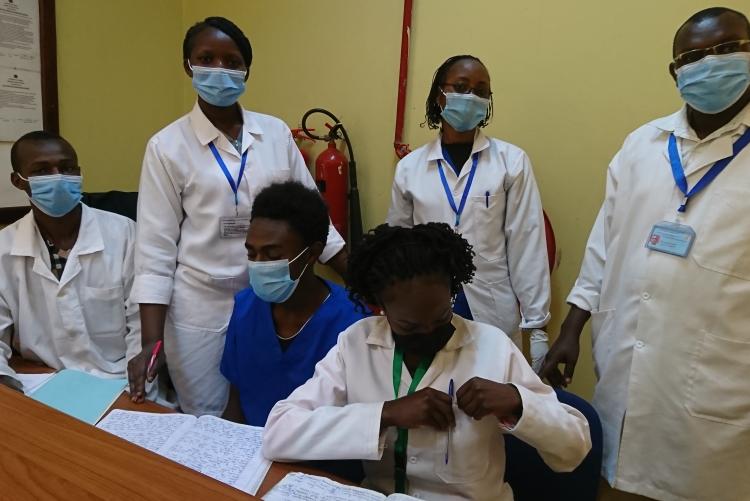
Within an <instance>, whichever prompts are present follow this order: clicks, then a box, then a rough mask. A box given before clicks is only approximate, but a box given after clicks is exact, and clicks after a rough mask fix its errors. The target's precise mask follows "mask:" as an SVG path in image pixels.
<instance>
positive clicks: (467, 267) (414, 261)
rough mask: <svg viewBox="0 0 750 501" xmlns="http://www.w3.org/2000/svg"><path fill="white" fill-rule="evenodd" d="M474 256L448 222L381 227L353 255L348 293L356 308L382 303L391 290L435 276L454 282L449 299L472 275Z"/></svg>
mask: <svg viewBox="0 0 750 501" xmlns="http://www.w3.org/2000/svg"><path fill="white" fill-rule="evenodd" d="M473 258H474V251H473V250H472V249H471V245H469V242H467V241H466V240H465V239H464V238H463V237H462V236H461V235H459V234H458V233H456V232H455V231H453V229H452V228H451V227H450V226H448V225H447V224H445V223H427V224H418V225H416V226H414V227H413V228H402V227H397V226H388V225H387V224H381V225H380V226H378V227H376V228H375V229H373V230H370V231H369V232H368V233H367V234H366V235H364V236H363V237H362V240H361V241H360V243H359V245H357V246H356V247H354V248H353V250H352V253H351V254H350V255H349V266H348V269H347V277H346V278H347V280H346V282H347V289H348V291H349V297H350V298H351V300H352V301H353V302H354V303H355V304H359V305H360V306H362V305H363V304H373V305H375V304H379V300H378V297H379V295H380V293H381V292H382V291H383V289H385V288H386V287H388V286H389V285H391V284H393V283H395V282H398V281H403V280H410V279H412V278H415V277H421V276H426V275H432V274H441V275H445V276H446V278H448V279H450V284H451V285H450V287H451V295H455V294H457V293H458V291H459V290H460V289H461V285H462V284H465V283H468V282H470V281H471V279H472V277H473V276H474V271H475V270H476V268H475V267H474V262H473Z"/></svg>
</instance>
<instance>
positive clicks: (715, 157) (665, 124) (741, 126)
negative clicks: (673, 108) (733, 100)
mask: <svg viewBox="0 0 750 501" xmlns="http://www.w3.org/2000/svg"><path fill="white" fill-rule="evenodd" d="M651 125H652V126H654V127H656V128H657V129H659V130H661V131H662V132H664V144H663V147H662V153H663V154H664V157H665V158H666V159H667V160H669V148H668V145H667V137H668V134H669V133H674V135H675V137H677V138H678V143H679V149H680V151H681V152H682V151H683V148H688V147H691V146H692V147H694V148H695V151H694V153H693V154H692V158H691V160H690V162H689V163H688V164H686V165H685V166H684V168H685V174H686V175H688V176H689V175H691V174H693V173H695V172H698V171H701V170H703V169H705V168H706V167H708V166H709V165H713V164H714V163H715V162H718V161H719V160H721V159H723V158H726V157H730V156H732V152H733V150H732V146H733V144H734V141H735V139H736V136H739V135H740V134H743V133H744V132H745V130H747V128H748V127H750V105H747V106H745V108H744V109H743V110H742V111H740V112H739V113H737V115H735V117H734V118H733V119H732V120H730V121H729V123H727V124H726V125H725V126H723V127H721V128H719V129H717V130H715V131H714V132H712V133H711V134H709V135H708V136H706V137H704V138H703V139H700V138H698V136H697V135H696V134H695V131H694V130H693V128H692V127H690V124H689V123H688V120H687V107H686V106H684V105H683V106H682V108H680V110H679V111H677V112H676V113H673V114H671V115H669V116H666V117H663V118H658V119H656V120H654V121H652V122H651ZM690 143H692V144H690ZM699 145H700V148H698V146H699Z"/></svg>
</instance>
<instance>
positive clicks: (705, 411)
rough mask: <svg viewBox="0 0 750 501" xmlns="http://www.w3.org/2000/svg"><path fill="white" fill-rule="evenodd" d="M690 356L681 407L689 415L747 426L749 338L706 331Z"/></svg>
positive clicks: (749, 408)
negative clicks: (718, 334)
mask: <svg viewBox="0 0 750 501" xmlns="http://www.w3.org/2000/svg"><path fill="white" fill-rule="evenodd" d="M701 334H702V336H701V337H700V339H699V340H698V341H697V342H696V345H695V349H694V350H693V355H692V358H691V361H690V363H691V365H690V376H689V378H688V382H687V398H686V401H685V407H686V409H687V411H688V413H690V415H691V416H693V417H696V418H701V419H706V420H708V421H714V422H718V423H725V424H730V425H734V426H741V427H743V428H749V427H750V390H748V381H750V363H748V361H749V360H750V341H739V340H731V339H725V338H722V337H719V336H716V335H714V334H711V333H709V332H706V331H701Z"/></svg>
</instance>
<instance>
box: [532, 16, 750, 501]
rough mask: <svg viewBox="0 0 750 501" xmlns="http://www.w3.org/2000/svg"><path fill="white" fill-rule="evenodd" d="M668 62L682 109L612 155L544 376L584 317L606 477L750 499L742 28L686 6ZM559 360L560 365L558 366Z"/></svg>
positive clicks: (633, 487) (702, 496) (749, 113)
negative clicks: (588, 330)
mask: <svg viewBox="0 0 750 501" xmlns="http://www.w3.org/2000/svg"><path fill="white" fill-rule="evenodd" d="M672 56H673V61H672V62H671V63H670V65H669V70H670V73H671V74H672V77H673V78H674V79H675V81H676V82H677V87H678V89H679V91H680V94H681V96H682V98H683V99H684V101H685V103H686V104H685V106H684V107H683V108H682V109H681V110H679V111H678V112H676V113H674V114H673V115H670V116H668V117H664V118H660V119H657V120H654V121H653V122H650V123H648V124H646V125H644V126H643V127H641V128H639V129H637V130H636V131H635V132H633V133H632V134H630V135H629V136H628V137H627V139H626V140H625V143H624V144H623V146H622V149H621V150H620V151H619V152H618V153H617V155H615V157H614V159H613V160H612V163H611V164H610V166H609V170H608V176H607V188H606V196H605V200H604V204H603V205H602V208H601V210H600V212H599V216H598V217H597V220H596V222H595V223H594V227H593V229H592V231H591V236H590V237H589V241H588V244H587V246H586V253H585V255H584V259H583V264H582V266H581V273H580V275H579V277H578V280H577V281H576V284H575V286H574V288H573V290H572V292H571V293H570V296H568V302H569V303H570V305H571V306H570V312H569V314H568V317H567V318H566V320H565V322H564V324H563V326H562V330H561V332H560V337H559V338H558V340H557V341H556V342H555V344H554V346H553V347H552V349H551V350H550V352H549V354H548V356H547V361H546V362H545V366H544V368H543V371H542V375H543V376H546V377H548V378H549V380H550V382H552V383H553V384H563V385H565V384H567V383H569V382H570V380H571V378H572V376H573V368H574V366H575V364H576V361H577V359H578V348H579V336H580V334H581V329H582V328H583V325H584V324H585V323H586V321H587V320H588V318H589V317H591V319H592V330H593V353H594V362H595V367H596V373H597V377H598V382H597V385H596V390H595V393H594V405H595V406H596V409H597V411H598V412H599V415H600V416H601V420H602V425H603V429H604V462H603V475H604V476H605V477H606V479H607V481H608V482H609V484H610V485H612V486H613V487H614V488H616V489H619V490H622V491H626V492H629V493H635V494H638V495H642V496H648V497H650V498H654V499H660V500H670V501H677V500H685V501H687V500H701V501H709V500H711V501H713V500H719V499H720V500H727V501H729V500H732V501H744V500H747V499H750V477H749V476H748V472H750V454H748V451H749V450H750V386H748V381H750V229H749V227H748V224H747V221H746V217H747V214H748V213H750V189H749V188H748V187H750V147H747V145H748V143H750V24H749V23H748V20H747V17H745V16H744V15H743V14H741V13H739V12H736V11H732V10H729V9H725V8H712V9H707V10H704V11H701V12H698V13H697V14H695V15H693V16H692V17H691V18H690V19H688V20H687V21H686V22H685V23H684V24H683V25H682V26H681V27H680V29H679V30H677V34H676V35H675V39H674V49H673V55H672ZM558 363H564V364H565V369H564V373H563V374H561V373H560V372H559V370H558V368H557V365H558Z"/></svg>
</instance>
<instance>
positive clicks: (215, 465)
mask: <svg viewBox="0 0 750 501" xmlns="http://www.w3.org/2000/svg"><path fill="white" fill-rule="evenodd" d="M97 427H98V428H101V429H103V430H105V431H108V432H110V433H112V434H114V435H117V436H118V437H121V438H124V439H125V440H128V441H130V442H133V443H134V444H137V445H140V446H141V447H144V448H146V449H149V450H151V451H153V452H156V453H157V454H160V455H162V456H165V457H167V458H169V459H171V460H172V461H175V462H177V463H180V464H181V465H183V466H187V467H188V468H191V469H193V470H196V471H198V472H200V473H203V474H204V475H208V476H209V477H211V478H214V479H216V480H218V481H220V482H224V483H226V484H229V485H231V486H233V487H236V488H237V489H240V490H242V491H245V492H247V493H249V494H255V493H256V492H257V491H258V488H259V487H260V484H261V483H262V482H263V479H264V478H265V477H266V473H268V469H269V468H270V467H271V463H270V461H267V460H266V459H264V458H263V455H262V454H261V445H262V438H263V428H258V427H255V426H247V425H243V424H237V423H232V422H230V421H226V420H224V419H219V418H217V417H213V416H202V417H201V418H199V419H196V418H195V417H194V416H190V415H186V414H151V413H147V412H133V411H123V410H114V411H112V412H111V413H110V414H109V415H108V416H107V417H105V418H104V419H102V421H101V422H100V423H99V424H98V425H97Z"/></svg>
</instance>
